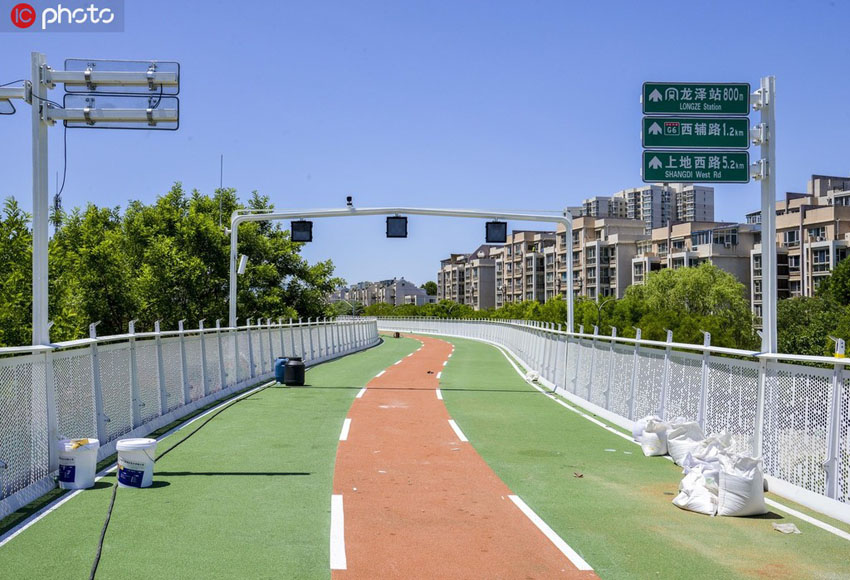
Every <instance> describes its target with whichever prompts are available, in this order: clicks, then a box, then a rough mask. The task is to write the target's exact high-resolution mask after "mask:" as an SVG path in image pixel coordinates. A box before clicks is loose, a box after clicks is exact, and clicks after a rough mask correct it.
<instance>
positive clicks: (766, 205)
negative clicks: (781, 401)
mask: <svg viewBox="0 0 850 580" xmlns="http://www.w3.org/2000/svg"><path fill="white" fill-rule="evenodd" d="M759 98H760V101H759V102H760V112H761V122H762V127H763V129H762V130H763V131H764V133H763V136H764V137H765V139H763V140H762V143H761V155H762V160H763V161H764V163H763V166H762V179H761V232H762V233H761V260H762V292H763V294H762V342H761V350H762V351H763V352H768V353H775V352H776V351H777V341H776V302H777V291H776V286H777V279H776V77H774V76H768V77H763V78H762V79H761V88H760V89H759Z"/></svg>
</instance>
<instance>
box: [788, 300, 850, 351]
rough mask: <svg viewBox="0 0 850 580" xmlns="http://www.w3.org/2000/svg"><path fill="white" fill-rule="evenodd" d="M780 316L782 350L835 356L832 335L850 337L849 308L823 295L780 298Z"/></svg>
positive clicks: (846, 338)
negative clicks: (833, 354)
mask: <svg viewBox="0 0 850 580" xmlns="http://www.w3.org/2000/svg"><path fill="white" fill-rule="evenodd" d="M776 319H777V324H776V326H777V346H778V349H779V352H785V353H790V354H808V355H831V354H832V353H833V352H834V344H833V342H832V340H830V338H829V337H830V336H835V337H837V338H843V339H845V340H848V339H850V315H848V311H847V308H846V307H845V306H842V305H840V304H838V303H837V302H835V301H833V300H829V299H826V298H823V297H820V296H814V297H807V296H800V297H797V298H789V299H786V300H780V301H779V303H778V304H777V306H776Z"/></svg>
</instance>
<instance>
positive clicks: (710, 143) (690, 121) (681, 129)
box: [641, 117, 750, 149]
mask: <svg viewBox="0 0 850 580" xmlns="http://www.w3.org/2000/svg"><path fill="white" fill-rule="evenodd" d="M749 134H750V120H749V119H748V118H747V117H718V118H709V117H644V118H643V131H642V132H641V138H642V139H643V146H644V147H665V148H670V147H685V148H692V149H746V148H747V147H748V146H749V144H750V138H749V137H750V135H749Z"/></svg>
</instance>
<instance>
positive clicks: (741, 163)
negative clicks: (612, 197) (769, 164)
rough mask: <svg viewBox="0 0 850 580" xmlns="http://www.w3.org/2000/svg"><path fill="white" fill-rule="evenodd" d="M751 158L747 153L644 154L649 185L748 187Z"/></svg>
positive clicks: (664, 152) (660, 152)
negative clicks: (726, 185)
mask: <svg viewBox="0 0 850 580" xmlns="http://www.w3.org/2000/svg"><path fill="white" fill-rule="evenodd" d="M749 180H750V154H749V153H747V152H746V151H728V152H724V151H644V152H643V181H644V182H646V183H658V182H667V183H677V182H686V183H709V182H710V183H747V182H748V181H749Z"/></svg>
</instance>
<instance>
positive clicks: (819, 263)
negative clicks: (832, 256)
mask: <svg viewBox="0 0 850 580" xmlns="http://www.w3.org/2000/svg"><path fill="white" fill-rule="evenodd" d="M812 270H813V271H814V272H829V249H828V248H823V249H817V250H814V251H813V252H812Z"/></svg>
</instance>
